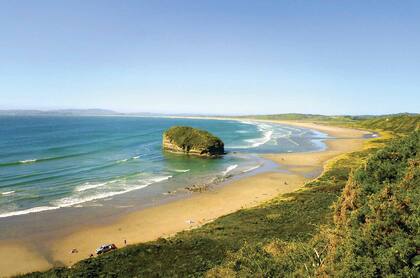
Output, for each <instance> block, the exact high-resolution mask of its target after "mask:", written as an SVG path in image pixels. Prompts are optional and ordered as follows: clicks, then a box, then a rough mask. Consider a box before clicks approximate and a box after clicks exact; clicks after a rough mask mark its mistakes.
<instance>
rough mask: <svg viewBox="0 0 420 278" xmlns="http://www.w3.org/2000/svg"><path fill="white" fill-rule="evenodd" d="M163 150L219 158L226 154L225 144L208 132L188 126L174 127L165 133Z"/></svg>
mask: <svg viewBox="0 0 420 278" xmlns="http://www.w3.org/2000/svg"><path fill="white" fill-rule="evenodd" d="M162 145H163V149H164V150H165V151H169V152H173V153H183V154H189V155H197V156H203V157H218V156H220V155H223V154H224V153H225V149H224V143H223V141H222V140H220V138H218V137H216V136H214V135H213V134H211V133H210V132H208V131H205V130H200V129H197V128H192V127H188V126H173V127H171V128H170V129H168V130H166V131H165V132H164V133H163V142H162Z"/></svg>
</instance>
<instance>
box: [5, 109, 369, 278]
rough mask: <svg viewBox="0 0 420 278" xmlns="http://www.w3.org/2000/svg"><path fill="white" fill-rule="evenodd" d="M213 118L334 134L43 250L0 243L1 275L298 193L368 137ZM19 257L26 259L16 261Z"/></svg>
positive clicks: (71, 258) (66, 261)
mask: <svg viewBox="0 0 420 278" xmlns="http://www.w3.org/2000/svg"><path fill="white" fill-rule="evenodd" d="M195 118H197V119H214V118H207V117H200V118H198V117H195ZM216 119H220V120H251V121H255V122H270V123H279V124H285V125H291V126H293V125H294V126H300V127H305V128H310V129H314V130H318V131H321V132H325V133H327V134H328V135H329V136H331V137H333V138H332V139H327V140H326V144H327V149H326V150H323V151H318V152H302V153H280V154H267V155H263V157H264V158H267V159H269V160H272V161H274V162H276V163H277V164H279V165H280V167H281V169H283V170H286V171H272V172H267V173H261V174H257V175H254V176H250V177H246V178H243V179H239V180H234V181H232V182H230V183H229V184H227V185H225V186H223V187H220V188H217V189H215V190H211V191H206V192H203V193H196V194H192V195H191V196H190V197H187V198H182V199H179V200H174V201H171V202H168V203H165V204H161V205H157V206H153V207H149V208H145V209H141V210H139V211H135V212H131V213H128V214H127V215H124V216H121V217H120V218H119V219H118V220H116V221H114V222H112V223H109V224H103V225H95V226H86V227H84V228H82V229H79V230H77V231H75V232H73V233H71V234H70V235H68V236H65V237H63V238H55V239H53V240H51V241H50V242H47V243H46V245H45V246H44V248H43V250H42V252H40V250H37V249H36V248H33V247H31V246H28V245H26V244H24V243H21V242H13V241H3V242H0V243H1V244H2V246H4V248H3V247H2V248H1V250H0V270H1V271H0V276H8V275H13V274H17V273H25V272H30V271H37V270H46V269H48V268H51V267H53V266H57V265H64V266H70V265H72V264H74V263H76V262H77V261H80V260H82V259H84V258H88V257H89V255H90V254H91V253H94V250H95V248H97V247H98V246H99V245H101V244H104V243H115V244H117V246H119V247H123V246H124V245H125V241H127V244H134V243H140V242H147V241H150V240H154V239H157V238H159V237H170V236H172V235H174V234H176V233H177V232H180V231H183V230H188V229H193V228H197V227H199V226H201V225H203V224H205V223H208V222H210V221H213V220H214V219H216V218H218V217H220V216H223V215H226V214H229V213H232V212H235V211H237V210H240V209H242V208H249V207H253V206H256V205H259V204H261V203H262V202H265V201H268V200H270V199H272V198H274V197H276V196H278V195H279V194H285V193H289V192H293V191H296V190H298V189H300V188H301V187H302V186H303V185H304V184H305V183H306V182H307V181H309V180H310V178H308V177H307V174H308V173H313V172H317V173H321V172H322V169H323V168H324V167H325V165H326V163H328V161H331V159H334V158H336V157H338V156H339V155H341V154H344V153H349V152H353V151H357V150H360V149H362V148H363V143H364V142H365V141H366V140H364V139H363V138H362V137H363V136H364V135H365V134H368V133H369V132H366V131H361V130H355V129H348V128H341V127H332V126H326V125H319V124H314V123H304V122H291V121H290V122H289V121H265V120H254V119H237V118H216ZM339 138H341V139H339ZM72 249H77V252H76V253H72V252H70V251H71V250H72ZM23 260H25V261H28V262H30V263H29V264H22V263H20V262H22V261H23Z"/></svg>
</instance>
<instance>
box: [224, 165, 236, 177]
mask: <svg viewBox="0 0 420 278" xmlns="http://www.w3.org/2000/svg"><path fill="white" fill-rule="evenodd" d="M237 167H238V165H237V164H235V165H230V166H229V167H227V168H226V170H225V171H223V175H224V176H226V175H227V174H228V173H229V172H231V171H233V170H234V169H236V168H237Z"/></svg>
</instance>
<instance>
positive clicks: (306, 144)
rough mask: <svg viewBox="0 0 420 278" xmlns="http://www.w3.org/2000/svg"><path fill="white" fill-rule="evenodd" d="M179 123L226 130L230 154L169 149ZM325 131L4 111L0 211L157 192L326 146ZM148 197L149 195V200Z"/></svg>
mask: <svg viewBox="0 0 420 278" xmlns="http://www.w3.org/2000/svg"><path fill="white" fill-rule="evenodd" d="M174 125H184V126H192V127H196V128H200V129H205V130H208V131H210V132H212V133H213V134H215V135H216V136H218V137H220V138H221V139H222V140H223V141H224V143H225V149H226V151H227V153H228V154H227V155H225V156H224V157H223V158H221V159H203V158H197V157H189V156H184V155H175V154H169V153H165V152H163V151H162V146H161V143H162V133H163V132H164V131H165V130H166V129H167V128H169V127H171V126H174ZM325 138H326V134H323V133H320V132H317V131H314V130H310V129H305V128H297V127H292V126H286V125H279V124H270V123H259V122H253V121H233V120H211V119H176V118H164V117H162V118H159V117H148V118H147V117H64V116H63V117H56V116H55V117H46V116H24V117H23V116H15V117H14V116H2V117H0V218H6V217H18V216H19V215H25V214H31V213H41V212H43V211H50V210H57V209H60V208H66V207H83V206H88V205H92V203H96V204H97V203H101V202H102V201H104V200H109V199H112V198H116V197H118V196H124V195H126V196H127V194H136V195H137V196H141V195H142V194H143V195H145V194H149V195H147V196H146V195H145V196H146V197H147V198H155V197H156V196H158V195H162V194H165V193H166V192H171V191H176V190H177V189H181V188H184V187H186V186H189V185H193V184H197V183H200V184H201V183H211V182H212V181H214V180H221V179H224V178H228V177H231V176H235V175H240V174H243V173H250V172H253V171H256V170H257V169H258V168H260V167H261V166H262V164H263V163H262V162H261V160H260V159H258V154H261V153H287V152H303V151H316V150H321V149H323V148H324V147H325V146H324V143H323V140H324V139H325ZM147 198H143V200H144V199H147Z"/></svg>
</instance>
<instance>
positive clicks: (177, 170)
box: [174, 169, 191, 173]
mask: <svg viewBox="0 0 420 278" xmlns="http://www.w3.org/2000/svg"><path fill="white" fill-rule="evenodd" d="M190 170H191V169H185V170H184V169H175V170H174V171H175V172H178V173H186V172H189V171H190Z"/></svg>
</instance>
